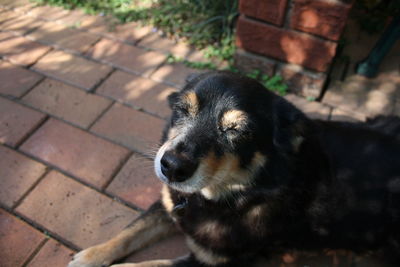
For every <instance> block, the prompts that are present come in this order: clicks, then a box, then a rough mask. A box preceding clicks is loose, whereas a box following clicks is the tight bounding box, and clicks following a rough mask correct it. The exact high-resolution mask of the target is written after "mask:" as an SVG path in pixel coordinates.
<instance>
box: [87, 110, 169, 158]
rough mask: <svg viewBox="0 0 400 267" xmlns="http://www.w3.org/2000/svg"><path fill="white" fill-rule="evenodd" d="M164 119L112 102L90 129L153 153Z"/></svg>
mask: <svg viewBox="0 0 400 267" xmlns="http://www.w3.org/2000/svg"><path fill="white" fill-rule="evenodd" d="M164 124H165V122H164V120H161V119H158V118H156V117H153V116H151V115H147V114H145V113H143V112H140V111H137V110H133V109H131V108H129V107H126V106H123V105H121V104H114V105H113V106H112V107H111V109H110V110H108V111H107V113H106V114H104V115H103V117H101V118H100V120H98V121H97V122H96V123H95V124H94V125H93V127H92V128H91V131H93V132H95V133H97V134H99V135H102V136H105V137H107V138H109V139H111V140H114V141H116V142H118V143H120V144H123V145H125V146H127V147H129V148H131V149H133V150H136V151H140V152H142V153H145V154H148V155H149V154H154V152H153V151H155V150H156V148H157V144H158V143H159V140H160V138H161V132H162V129H163V127H164Z"/></svg>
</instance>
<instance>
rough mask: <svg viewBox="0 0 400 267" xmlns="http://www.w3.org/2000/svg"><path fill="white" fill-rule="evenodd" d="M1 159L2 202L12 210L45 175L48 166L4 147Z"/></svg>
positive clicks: (0, 191) (0, 149)
mask: <svg viewBox="0 0 400 267" xmlns="http://www.w3.org/2000/svg"><path fill="white" fill-rule="evenodd" d="M0 158H1V160H0V177H1V187H0V202H1V204H3V205H5V206H6V207H8V208H12V207H13V206H14V204H16V203H17V201H18V200H19V199H20V198H21V197H22V196H23V195H24V194H25V193H26V192H27V191H28V189H30V188H31V187H32V185H33V184H34V183H35V182H36V181H37V180H38V179H39V178H40V177H41V176H42V175H43V174H44V172H45V171H46V166H44V165H43V164H41V163H39V162H36V161H34V160H31V159H29V158H27V157H25V156H23V155H21V154H20V153H18V152H16V151H14V150H11V149H9V148H6V147H4V146H0Z"/></svg>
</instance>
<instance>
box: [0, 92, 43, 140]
mask: <svg viewBox="0 0 400 267" xmlns="http://www.w3.org/2000/svg"><path fill="white" fill-rule="evenodd" d="M44 118H45V115H44V114H42V113H40V112H37V111H35V110H32V109H30V108H27V107H24V106H22V105H21V104H17V103H15V102H12V101H10V100H7V99H5V98H2V97H0V143H2V144H7V145H10V146H16V145H17V144H18V143H19V142H21V141H22V140H23V139H24V138H25V137H26V136H27V135H28V134H29V133H30V132H31V131H32V130H33V129H34V128H35V127H36V126H37V125H38V124H39V123H40V122H42V121H43V119H44Z"/></svg>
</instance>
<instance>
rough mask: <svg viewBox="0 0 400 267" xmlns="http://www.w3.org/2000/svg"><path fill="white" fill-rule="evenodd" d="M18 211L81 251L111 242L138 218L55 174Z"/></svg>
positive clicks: (30, 195) (129, 210) (88, 189)
mask: <svg viewBox="0 0 400 267" xmlns="http://www.w3.org/2000/svg"><path fill="white" fill-rule="evenodd" d="M17 211H18V212H20V213H21V214H23V215H24V216H26V217H28V218H30V219H31V220H34V221H35V222H37V223H39V224H40V225H42V226H43V227H46V229H48V230H50V231H51V232H53V233H55V234H57V235H58V236H62V237H63V238H65V239H66V240H68V241H69V242H71V243H73V244H74V245H76V246H78V247H80V248H84V247H88V246H90V245H94V244H97V243H99V242H103V241H105V240H107V239H109V238H110V237H112V236H114V235H115V234H117V233H118V232H119V231H121V230H122V229H123V228H124V227H126V226H127V225H128V224H129V223H130V222H131V221H132V220H133V219H134V218H136V217H137V215H138V214H137V213H136V212H135V211H133V210H132V209H129V208H127V207H125V206H123V205H121V204H120V203H118V202H117V201H114V200H112V199H110V198H108V197H106V196H104V195H102V194H100V193H98V192H96V191H94V190H93V189H90V188H88V187H86V186H82V185H81V184H80V183H78V182H76V181H74V180H72V179H70V178H68V177H66V176H64V175H62V174H60V173H58V172H55V171H52V172H51V173H49V174H48V175H47V176H46V177H45V178H44V179H43V180H42V181H41V182H40V183H39V185H38V186H37V187H36V188H35V189H34V190H33V191H32V192H31V193H30V194H29V195H28V196H27V197H26V198H25V200H24V201H23V202H22V203H21V205H20V206H18V208H17Z"/></svg>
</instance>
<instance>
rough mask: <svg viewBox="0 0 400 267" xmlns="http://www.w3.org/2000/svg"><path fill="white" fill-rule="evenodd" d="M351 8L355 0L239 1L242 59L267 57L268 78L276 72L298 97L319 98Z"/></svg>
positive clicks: (239, 42)
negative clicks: (286, 81) (272, 72)
mask: <svg viewBox="0 0 400 267" xmlns="http://www.w3.org/2000/svg"><path fill="white" fill-rule="evenodd" d="M351 6H352V0H240V4H239V10H240V13H241V15H240V17H239V20H238V23H237V37H236V44H237V46H238V47H239V48H241V49H242V50H241V51H240V53H239V54H238V56H237V59H238V61H239V62H244V61H245V60H243V56H245V55H246V53H250V54H249V56H252V57H253V58H254V55H252V53H254V54H256V55H258V56H264V57H265V58H268V60H269V61H268V64H269V67H268V72H267V73H270V69H271V68H273V69H274V70H276V71H277V72H278V73H280V74H281V75H282V76H284V78H286V79H287V80H288V81H289V85H292V87H293V89H294V91H298V92H299V93H300V94H303V95H312V96H314V97H318V95H319V93H320V91H321V88H322V86H323V81H322V82H321V80H324V79H325V78H326V72H327V71H328V69H329V66H330V63H331V62H332V59H333V57H334V56H335V53H336V47H337V41H338V40H339V38H340V35H341V33H342V31H343V28H344V26H345V24H346V20H347V16H348V13H349V11H350V8H351ZM271 60H273V62H271ZM261 65H265V62H262V64H261ZM288 69H290V70H291V71H287V70H288ZM293 70H297V71H293ZM288 73H290V74H291V75H288ZM301 75H303V76H304V75H305V76H307V77H301ZM299 81H306V82H307V83H310V84H302V82H300V83H299ZM303 83H304V82H303ZM312 83H315V84H312ZM316 84H318V86H316ZM316 87H321V88H319V89H318V88H316ZM310 88H311V89H312V90H310Z"/></svg>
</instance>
